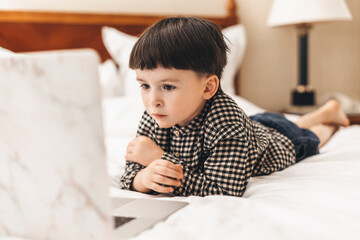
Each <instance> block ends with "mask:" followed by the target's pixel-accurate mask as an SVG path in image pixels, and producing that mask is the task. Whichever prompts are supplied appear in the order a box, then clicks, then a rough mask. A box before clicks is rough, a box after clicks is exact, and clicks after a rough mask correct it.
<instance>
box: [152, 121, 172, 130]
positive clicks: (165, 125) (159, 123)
mask: <svg viewBox="0 0 360 240" xmlns="http://www.w3.org/2000/svg"><path fill="white" fill-rule="evenodd" d="M156 123H157V124H158V125H159V127H160V128H171V127H173V126H175V125H176V124H169V123H164V122H160V121H156Z"/></svg>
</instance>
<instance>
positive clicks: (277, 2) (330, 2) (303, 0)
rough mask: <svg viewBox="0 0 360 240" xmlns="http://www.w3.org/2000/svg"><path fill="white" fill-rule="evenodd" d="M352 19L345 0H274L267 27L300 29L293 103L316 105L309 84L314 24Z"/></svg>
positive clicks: (297, 104)
mask: <svg viewBox="0 0 360 240" xmlns="http://www.w3.org/2000/svg"><path fill="white" fill-rule="evenodd" d="M351 18H352V17H351V13H350V11H349V9H348V7H347V5H346V2H345V0H274V2H273V4H272V6H271V11H270V14H269V18H268V22H267V24H268V26H270V27H278V26H287V25H294V26H296V28H297V32H298V46H299V53H298V56H299V63H298V64H299V71H298V74H299V79H298V86H297V87H296V89H295V90H294V91H293V92H292V105H293V106H313V105H315V91H313V90H312V88H311V87H310V86H309V85H308V34H309V30H310V28H311V26H312V24H313V23H317V22H328V21H339V20H351Z"/></svg>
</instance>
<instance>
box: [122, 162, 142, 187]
mask: <svg viewBox="0 0 360 240" xmlns="http://www.w3.org/2000/svg"><path fill="white" fill-rule="evenodd" d="M131 164H132V165H131V166H129V169H126V170H125V174H124V175H123V176H122V177H121V179H120V188H121V189H124V190H132V189H131V185H132V182H133V181H134V178H135V177H136V175H137V174H138V173H139V172H140V170H142V169H143V168H144V166H142V165H141V164H138V163H134V162H133V163H131Z"/></svg>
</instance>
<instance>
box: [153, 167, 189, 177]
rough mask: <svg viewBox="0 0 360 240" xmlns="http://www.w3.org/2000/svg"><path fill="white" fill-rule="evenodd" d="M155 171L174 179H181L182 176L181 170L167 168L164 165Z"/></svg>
mask: <svg viewBox="0 0 360 240" xmlns="http://www.w3.org/2000/svg"><path fill="white" fill-rule="evenodd" d="M157 173H158V174H160V175H163V176H166V177H170V178H175V179H182V178H183V177H184V176H183V173H182V171H176V170H174V169H171V168H167V167H165V166H159V167H158V168H157Z"/></svg>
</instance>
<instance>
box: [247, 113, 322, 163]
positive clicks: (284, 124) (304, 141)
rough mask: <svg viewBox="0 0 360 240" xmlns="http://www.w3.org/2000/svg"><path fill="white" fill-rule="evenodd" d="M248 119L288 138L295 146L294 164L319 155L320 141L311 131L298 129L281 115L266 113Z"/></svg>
mask: <svg viewBox="0 0 360 240" xmlns="http://www.w3.org/2000/svg"><path fill="white" fill-rule="evenodd" d="M250 118H251V120H253V121H257V122H259V123H261V124H263V125H265V126H267V127H270V128H274V129H276V130H277V131H279V132H280V133H281V134H283V135H285V136H286V137H288V138H289V139H290V140H291V141H292V143H293V144H294V146H295V153H296V162H299V161H301V160H303V159H304V158H306V157H310V156H312V155H316V154H318V153H319V143H320V139H319V138H318V137H317V136H316V135H315V134H314V133H313V132H312V131H310V130H307V129H304V128H299V127H298V126H297V125H296V124H295V123H293V122H291V121H289V120H287V119H286V118H285V117H284V116H283V115H281V114H279V113H270V112H266V113H260V114H256V115H254V116H250Z"/></svg>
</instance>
